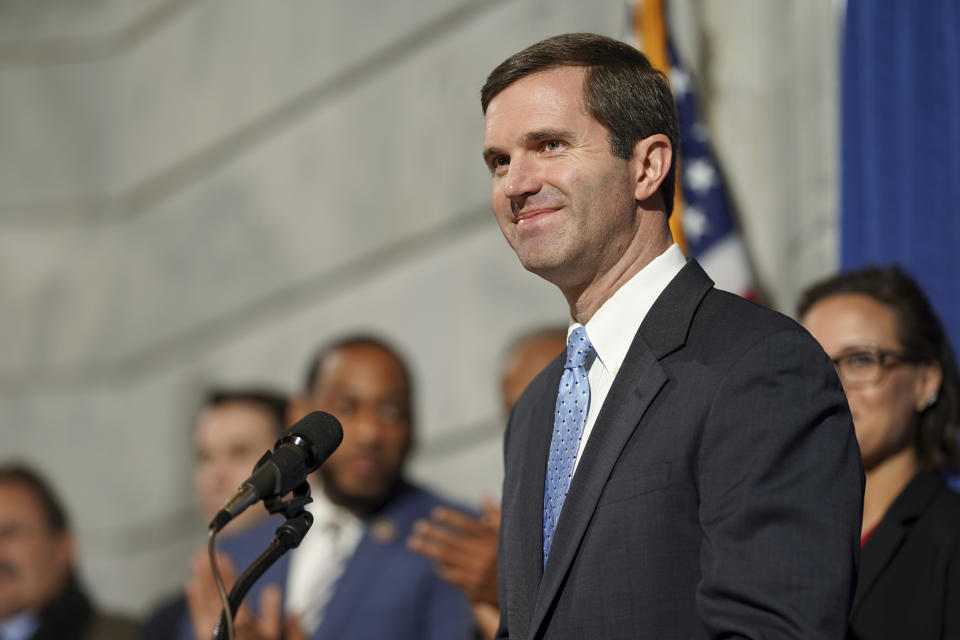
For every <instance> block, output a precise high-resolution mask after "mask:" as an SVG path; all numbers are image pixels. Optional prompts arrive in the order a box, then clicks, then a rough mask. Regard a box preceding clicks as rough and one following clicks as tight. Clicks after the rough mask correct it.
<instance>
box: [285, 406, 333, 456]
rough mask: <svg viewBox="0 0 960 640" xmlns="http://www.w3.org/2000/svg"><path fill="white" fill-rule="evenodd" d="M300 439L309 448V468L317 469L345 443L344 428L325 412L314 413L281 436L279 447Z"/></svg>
mask: <svg viewBox="0 0 960 640" xmlns="http://www.w3.org/2000/svg"><path fill="white" fill-rule="evenodd" d="M297 438H299V439H300V440H301V443H302V444H305V445H307V446H308V447H309V449H310V453H311V457H312V458H313V460H310V461H309V462H308V463H307V466H308V467H310V468H311V470H312V469H316V468H317V467H319V466H320V465H321V464H323V461H324V460H326V459H327V458H329V457H330V454H331V453H333V452H334V451H335V450H336V449H337V447H339V446H340V443H341V442H342V441H343V427H342V426H341V425H340V421H339V420H337V419H336V418H334V417H333V416H332V415H330V414H329V413H326V412H324V411H313V412H311V413H308V414H307V415H305V416H304V417H303V418H301V419H300V420H298V421H297V422H296V424H294V425H293V426H291V427H288V428H287V429H286V430H284V432H283V433H281V434H280V439H279V440H278V441H277V446H279V445H281V444H283V443H285V442H291V441H294V440H296V439H297Z"/></svg>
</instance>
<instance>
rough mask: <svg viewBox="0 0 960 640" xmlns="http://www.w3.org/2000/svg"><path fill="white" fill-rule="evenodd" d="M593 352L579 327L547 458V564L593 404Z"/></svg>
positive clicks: (572, 336) (563, 379)
mask: <svg viewBox="0 0 960 640" xmlns="http://www.w3.org/2000/svg"><path fill="white" fill-rule="evenodd" d="M592 352H593V345H592V344H590V338H588V337H587V330H586V329H584V328H583V327H577V328H576V329H574V330H573V332H572V333H571V334H570V337H569V338H568V339H567V362H566V364H565V365H564V369H563V377H561V378H560V390H559V392H558V393H557V411H556V413H555V414H554V416H553V438H552V439H551V440H550V456H549V457H548V458H547V478H546V485H545V487H544V492H543V566H544V567H546V566H547V556H549V555H550V544H551V543H552V542H553V532H554V531H555V530H556V528H557V521H558V520H559V519H560V510H561V509H563V501H564V499H566V497H567V489H568V488H569V487H570V479H571V478H572V477H573V465H574V462H576V460H577V450H578V449H579V448H580V438H581V437H582V436H583V425H584V423H586V421H587V410H588V409H589V408H590V384H589V382H587V370H586V368H584V364H585V363H586V362H587V358H588V357H590V354H591V353H592Z"/></svg>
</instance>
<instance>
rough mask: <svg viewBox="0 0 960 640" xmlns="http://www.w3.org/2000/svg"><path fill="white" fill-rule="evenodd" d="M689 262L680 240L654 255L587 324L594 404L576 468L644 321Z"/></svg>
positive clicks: (586, 424) (588, 413)
mask: <svg viewBox="0 0 960 640" xmlns="http://www.w3.org/2000/svg"><path fill="white" fill-rule="evenodd" d="M686 264H687V259H686V257H685V256H684V255H683V251H681V250H680V246H679V245H677V244H676V243H674V244H672V245H671V246H670V248H669V249H667V250H666V251H664V252H663V253H661V254H660V255H659V256H657V257H656V258H654V259H653V260H652V261H651V262H650V264H648V265H647V266H645V267H644V268H643V269H641V270H640V271H639V273H637V274H636V275H634V276H633V277H632V278H630V279H629V280H628V281H627V282H626V283H625V284H624V285H623V286H622V287H620V288H619V289H617V290H616V292H614V294H613V295H612V296H611V297H610V299H609V300H607V301H606V302H604V303H603V304H602V305H600V308H599V309H597V311H596V313H594V314H593V317H592V318H590V320H589V321H588V322H587V324H586V330H587V337H588V338H590V343H591V344H592V345H593V350H594V354H595V355H594V356H593V357H592V358H591V359H590V360H591V361H590V362H588V363H587V366H588V368H589V370H588V372H587V379H588V380H589V381H590V408H589V409H588V410H587V421H586V423H584V425H583V436H582V437H581V438H580V448H579V449H578V450H577V458H576V460H575V461H574V466H573V470H574V472H576V470H577V466H579V465H580V458H581V457H582V456H583V448H584V447H585V446H586V444H587V440H588V439H589V438H590V434H591V432H593V425H594V424H596V422H597V415H599V413H600V409H601V408H602V407H603V402H604V400H606V398H607V393H609V392H610V387H611V386H612V385H613V379H614V378H616V376H617V373H618V372H619V371H620V366H621V365H622V364H623V360H624V358H626V357H627V351H628V350H629V349H630V343H632V342H633V338H634V336H635V335H636V333H637V330H639V329H640V324H641V323H642V322H643V319H644V318H645V317H646V316H647V312H648V311H650V307H652V306H653V303H654V302H656V301H657V298H659V297H660V294H661V293H663V290H664V289H666V288H667V285H668V284H670V281H671V280H673V278H674V277H675V276H676V275H677V274H678V273H679V272H680V270H681V269H683V267H684V265H686ZM579 326H581V325H580V323H578V322H574V323H573V324H571V325H570V328H569V329H568V330H567V337H569V336H570V333H571V332H573V330H574V329H576V328H577V327H579Z"/></svg>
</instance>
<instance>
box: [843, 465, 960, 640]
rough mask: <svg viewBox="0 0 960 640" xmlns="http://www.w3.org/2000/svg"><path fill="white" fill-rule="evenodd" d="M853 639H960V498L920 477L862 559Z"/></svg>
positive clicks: (936, 480) (927, 474)
mask: <svg viewBox="0 0 960 640" xmlns="http://www.w3.org/2000/svg"><path fill="white" fill-rule="evenodd" d="M850 638H855V639H856V640H887V639H889V640H902V639H904V638H909V639H910V640H926V639H928V638H929V639H930V640H934V639H939V638H960V496H958V495H957V494H955V493H953V492H952V491H950V490H949V489H947V487H946V486H945V485H944V482H943V477H942V476H941V475H940V474H939V473H938V472H936V471H921V472H920V473H918V474H917V475H916V476H914V478H913V480H911V481H910V484H908V485H907V487H906V488H905V489H904V490H903V492H902V493H901V494H900V495H899V496H897V499H896V500H895V501H894V503H893V504H892V505H890V509H889V510H887V513H886V514H884V516H883V520H882V521H881V522H880V525H879V526H878V527H877V529H876V531H874V532H873V535H872V536H870V539H869V540H867V543H866V544H865V545H864V547H863V551H862V552H861V554H860V582H859V586H858V587H857V596H856V599H855V600H854V602H853V616H852V619H851V622H850Z"/></svg>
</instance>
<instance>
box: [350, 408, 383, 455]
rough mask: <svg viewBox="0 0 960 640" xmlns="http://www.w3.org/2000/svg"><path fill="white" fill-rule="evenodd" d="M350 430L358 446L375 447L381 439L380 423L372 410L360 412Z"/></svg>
mask: <svg viewBox="0 0 960 640" xmlns="http://www.w3.org/2000/svg"><path fill="white" fill-rule="evenodd" d="M350 429H351V431H352V432H353V436H354V441H355V442H357V443H358V444H363V445H367V446H370V445H375V444H376V443H377V442H378V441H379V439H380V422H379V421H378V420H377V416H376V413H375V411H374V410H372V409H365V410H361V411H358V412H357V413H356V415H355V416H354V420H353V424H352V425H350Z"/></svg>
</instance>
